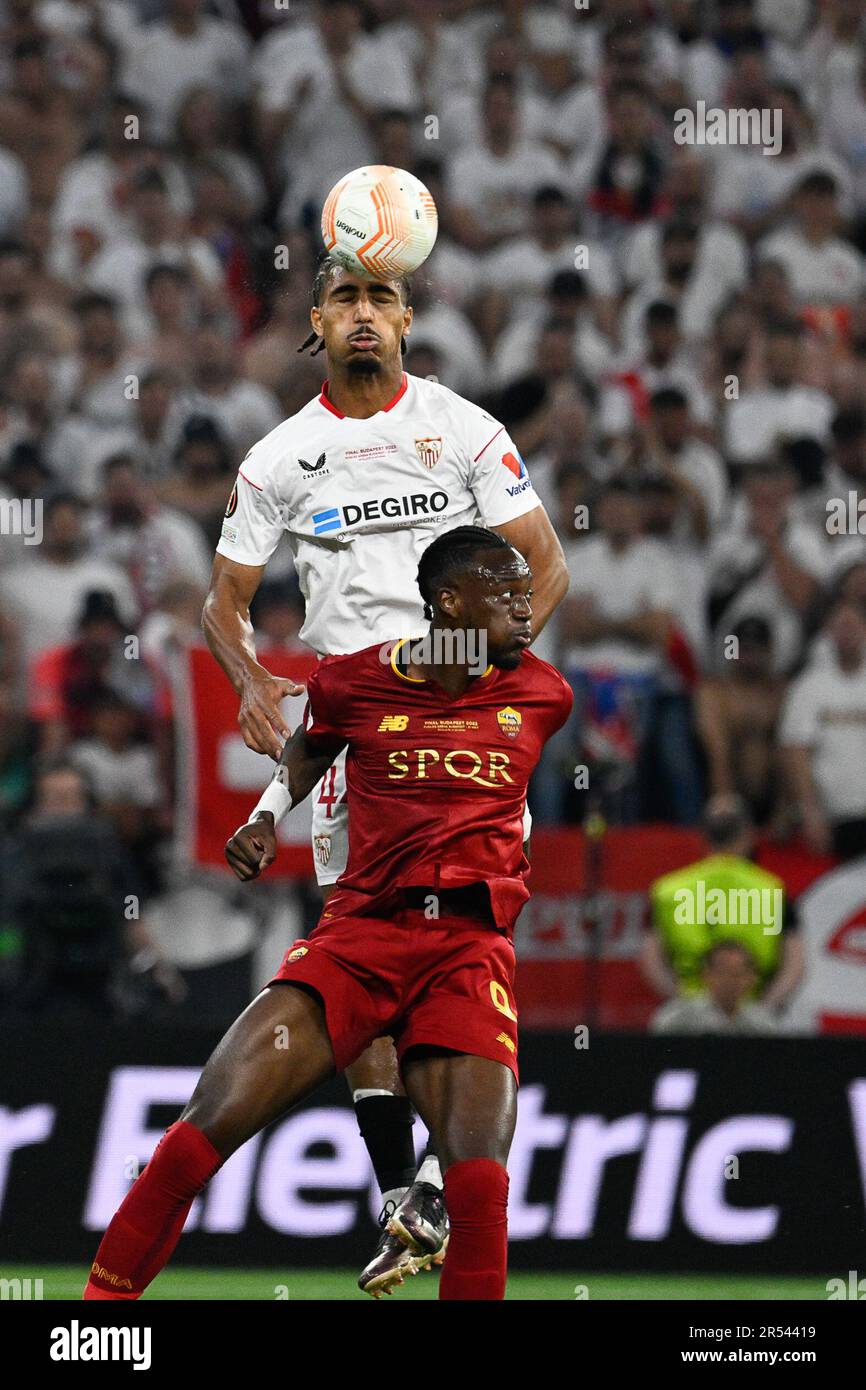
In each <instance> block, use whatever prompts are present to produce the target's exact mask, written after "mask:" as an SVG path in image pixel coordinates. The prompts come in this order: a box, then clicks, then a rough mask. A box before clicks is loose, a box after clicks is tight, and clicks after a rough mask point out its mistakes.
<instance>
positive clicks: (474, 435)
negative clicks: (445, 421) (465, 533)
mask: <svg viewBox="0 0 866 1390" xmlns="http://www.w3.org/2000/svg"><path fill="white" fill-rule="evenodd" d="M465 439H466V447H467V451H468V455H469V487H470V489H471V491H472V495H473V497H474V498H475V503H476V506H477V507H478V510H479V512H480V514H481V516H482V518H483V520H484V524H485V526H502V525H503V524H504V523H505V522H508V521H515V520H516V519H517V517H519V516H524V515H525V514H526V513H527V512H531V511H534V509H535V508H536V507H539V506H541V503H540V501H539V499H538V497H537V495H536V493H535V491H534V490H533V487H532V482H531V481H530V477H529V474H528V472H527V470H526V464H525V463H524V462H523V459H522V458H521V457H520V453H519V451H518V448H517V445H516V444H515V443H514V440H513V439H512V438H511V436H510V434H509V433H508V431H507V430H506V428H505V426H504V425H500V423H499V421H498V420H494V419H493V417H492V416H491V415H488V414H486V412H485V411H482V410H473V412H472V414H471V416H470V418H469V419H468V421H467V428H466V432H465Z"/></svg>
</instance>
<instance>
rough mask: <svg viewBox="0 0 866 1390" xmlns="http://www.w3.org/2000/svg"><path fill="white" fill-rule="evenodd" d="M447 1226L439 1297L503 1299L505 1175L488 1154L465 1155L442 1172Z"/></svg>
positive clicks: (506, 1181)
mask: <svg viewBox="0 0 866 1390" xmlns="http://www.w3.org/2000/svg"><path fill="white" fill-rule="evenodd" d="M445 1205H446V1206H447V1208H448V1220H449V1222H450V1225H451V1239H450V1241H449V1242H448V1254H447V1255H446V1256H445V1263H444V1264H443V1266H442V1277H441V1279H440V1281H439V1297H440V1298H449V1299H456V1298H459V1299H476V1300H479V1299H486V1300H492V1299H497V1298H504V1297H505V1275H506V1269H507V1266H508V1217H507V1206H508V1174H507V1172H506V1171H505V1169H504V1168H503V1166H502V1164H501V1163H496V1162H495V1161H494V1160H493V1159H492V1158H468V1159H466V1160H465V1161H464V1162H463V1163H454V1164H452V1165H451V1167H450V1168H448V1169H446V1172H445Z"/></svg>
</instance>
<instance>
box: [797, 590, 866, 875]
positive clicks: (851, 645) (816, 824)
mask: <svg viewBox="0 0 866 1390" xmlns="http://www.w3.org/2000/svg"><path fill="white" fill-rule="evenodd" d="M826 630H827V634H828V636H829V637H830V640H831V643H832V656H831V659H830V660H828V661H825V662H822V663H820V664H819V665H816V666H811V667H809V668H807V670H805V671H804V672H803V674H802V675H801V676H799V677H798V678H797V679H796V680H795V681H794V682H793V684H792V686H791V689H790V691H789V693H788V697H787V699H786V701H785V705H784V709H783V711H782V720H781V727H780V731H779V741H780V745H781V753H782V758H783V760H784V767H785V772H786V775H787V779H788V787H789V791H790V795H791V797H792V799H793V802H794V805H795V806H796V807H797V809H798V811H799V816H800V821H801V824H802V827H803V831H804V833H805V835H806V839H807V841H808V843H809V845H810V847H811V848H812V849H813V850H814V851H815V852H816V853H826V852H827V851H828V850H830V849H831V848H832V850H833V852H834V853H835V854H838V855H839V856H840V857H841V858H843V859H852V858H855V857H856V856H857V855H860V854H866V783H864V778H863V775H862V774H863V767H864V758H866V614H864V609H863V607H862V606H861V605H860V604H858V603H855V602H852V600H851V599H848V598H840V599H838V600H837V601H836V603H835V604H834V606H833V607H832V608H831V610H830V612H829V614H828V616H827V622H826Z"/></svg>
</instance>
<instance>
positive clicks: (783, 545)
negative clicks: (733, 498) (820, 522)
mask: <svg viewBox="0 0 866 1390" xmlns="http://www.w3.org/2000/svg"><path fill="white" fill-rule="evenodd" d="M795 494H796V478H795V476H794V473H793V471H792V470H791V469H790V468H789V467H787V466H786V465H785V464H784V463H782V462H781V461H779V462H778V463H767V464H763V465H761V466H757V465H756V466H755V467H753V468H752V469H750V471H749V474H748V476H747V478H746V481H745V483H744V484H743V487H742V492H741V496H740V497H739V498H738V503H737V506H736V507H735V508H734V511H733V513H732V515H731V518H730V521H729V524H728V526H727V528H726V530H725V531H724V532H723V533H721V534H719V535H718V536H717V537H716V538H715V540H714V541H713V543H712V545H711V547H710V553H709V556H708V570H709V611H710V622H711V625H712V629H713V634H714V639H715V643H714V645H715V649H716V651H717V653H718V652H720V651H721V648H722V646H723V644H724V639H725V637H727V636H728V635H729V634H730V633H731V632H732V631H733V627H734V625H735V624H736V623H737V622H739V621H740V620H741V619H742V618H744V617H746V616H750V617H751V616H757V617H762V618H763V619H764V620H765V621H766V622H767V623H769V625H770V629H771V632H772V639H773V670H774V671H775V672H778V673H783V674H787V673H789V672H790V671H791V670H792V669H793V666H794V664H795V662H796V661H797V660H798V658H799V656H800V653H801V650H802V645H803V641H804V638H805V635H806V623H807V621H808V620H809V618H810V617H811V614H812V611H813V606H814V604H815V603H816V601H817V599H818V596H819V594H820V590H821V584H822V581H823V579H824V577H825V574H826V569H827V550H826V543H825V541H824V539H823V538H822V536H821V535H820V533H819V532H818V531H816V530H814V529H813V528H812V527H811V526H809V525H808V524H807V523H805V522H803V521H800V520H798V519H797V517H796V515H795V513H794V509H793V502H794V498H795ZM717 659H718V658H717Z"/></svg>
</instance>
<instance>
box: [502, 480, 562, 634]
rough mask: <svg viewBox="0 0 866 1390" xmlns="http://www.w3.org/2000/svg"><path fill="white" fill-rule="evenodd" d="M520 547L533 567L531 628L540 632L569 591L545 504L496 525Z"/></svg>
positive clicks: (556, 539) (556, 537)
mask: <svg viewBox="0 0 866 1390" xmlns="http://www.w3.org/2000/svg"><path fill="white" fill-rule="evenodd" d="M494 529H495V530H496V531H498V532H499V534H500V536H504V537H505V539H506V540H507V541H508V542H509V543H510V544H511V545H513V546H514V548H515V549H516V550H519V551H520V553H521V555H522V556H523V558H524V559H525V560H526V563H527V564H528V565H529V568H530V569H531V570H532V631H533V634H534V636H535V637H537V636H538V634H539V633H540V632H541V629H542V628H543V627H544V625H545V623H546V622H547V621H548V619H549V618H550V616H551V614H552V613H553V611H554V609H555V608H556V606H557V604H558V603H559V602H560V600H561V599H563V598H564V597H565V594H566V593H567V592H568V570H567V568H566V564H565V556H564V555H563V553H562V546H561V545H560V544H559V537H558V536H557V534H556V532H555V531H554V529H553V527H552V525H551V523H550V517H549V516H548V515H547V512H546V511H545V510H544V508H543V507H534V508H533V510H532V511H531V512H527V513H526V514H525V515H524V516H519V517H517V519H516V520H515V521H507V522H505V524H504V525H503V526H497V527H495V528H494Z"/></svg>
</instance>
